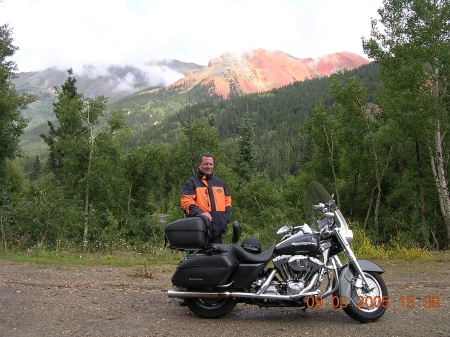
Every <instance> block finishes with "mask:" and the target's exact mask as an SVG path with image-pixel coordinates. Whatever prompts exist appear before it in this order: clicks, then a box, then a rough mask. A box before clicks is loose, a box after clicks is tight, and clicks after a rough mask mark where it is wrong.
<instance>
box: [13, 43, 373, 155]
mask: <svg viewBox="0 0 450 337" xmlns="http://www.w3.org/2000/svg"><path fill="white" fill-rule="evenodd" d="M224 55H226V57H225V56H224ZM224 55H222V56H221V57H219V58H216V59H213V60H211V61H210V62H209V65H208V66H207V67H203V66H200V65H196V64H192V63H184V62H180V61H164V60H163V61H161V62H159V63H155V64H154V66H155V67H159V69H165V70H166V71H167V72H171V73H173V72H176V73H177V74H179V77H181V79H180V80H178V81H175V82H173V83H171V84H169V85H167V86H161V85H160V86H156V87H152V88H150V89H149V87H148V86H147V87H146V86H145V84H146V83H149V79H148V78H147V77H146V76H149V74H148V73H144V72H141V70H139V69H136V68H132V67H111V68H109V70H108V72H104V73H101V71H100V70H98V69H97V70H95V69H90V70H89V71H86V72H85V73H84V74H83V76H77V74H75V77H76V79H77V87H78V91H79V92H82V93H83V94H84V95H85V96H88V97H93V96H96V95H105V96H108V97H110V103H109V105H108V109H111V110H113V109H125V110H126V111H127V114H126V122H127V124H128V125H130V127H131V129H132V130H133V139H132V143H131V145H132V144H145V143H147V142H148V141H150V140H157V141H162V142H166V141H167V142H170V139H173V138H172V136H170V134H171V132H172V131H173V129H177V125H176V123H177V118H174V119H170V116H174V115H175V114H177V113H178V112H179V111H181V110H182V109H183V108H184V107H186V105H187V104H188V103H189V104H191V105H192V104H195V103H198V102H208V101H211V100H219V101H220V100H221V98H223V97H224V96H226V90H225V89H224V90H225V91H220V89H221V88H226V86H228V88H231V89H233V90H232V91H230V92H229V93H228V94H227V95H228V96H227V97H228V98H229V99H230V98H239V97H245V96H246V95H249V94H258V93H259V94H262V93H264V92H266V93H269V92H270V91H271V90H276V89H277V88H284V87H291V86H293V85H294V87H295V88H298V87H300V88H304V89H302V90H305V91H306V92H307V93H305V94H304V95H303V96H304V97H299V93H300V92H301V90H300V89H295V90H296V91H297V92H295V93H294V96H293V97H295V98H289V101H290V102H289V103H287V100H285V102H284V103H281V105H282V106H284V108H283V109H286V108H287V111H284V112H280V111H279V110H280V107H278V105H279V103H276V102H277V101H278V99H280V98H279V97H282V96H283V95H285V94H283V93H284V92H289V89H287V90H282V91H280V92H275V93H272V94H271V95H269V96H267V95H265V96H261V97H259V96H258V95H257V96H255V97H252V98H251V101H252V102H254V103H252V104H251V106H250V108H251V109H252V110H255V111H259V113H260V116H259V117H258V116H256V117H255V118H256V119H258V118H264V121H263V122H262V123H261V122H258V128H257V129H258V130H256V131H257V132H259V135H258V137H262V135H263V134H264V131H262V130H259V128H261V125H265V123H266V122H265V120H271V121H274V123H276V126H275V128H280V121H281V122H282V123H283V124H286V123H288V124H289V123H291V121H290V120H291V116H292V115H291V114H290V113H289V112H288V111H293V113H296V114H300V115H299V116H304V115H305V114H308V113H310V111H311V107H312V106H313V105H314V104H315V102H316V101H317V100H318V99H321V98H323V95H324V93H325V90H326V83H328V82H327V81H326V78H328V76H329V75H330V74H331V73H333V72H334V71H337V70H340V69H343V68H346V69H354V68H358V66H359V65H360V64H367V63H368V61H367V60H365V59H364V58H362V57H360V56H357V55H354V54H348V53H337V54H332V55H327V56H324V57H322V58H320V59H317V60H313V59H296V58H294V57H292V56H290V55H288V54H285V53H282V52H274V53H271V52H268V51H265V50H257V51H254V52H252V53H250V52H249V53H247V54H245V55H246V56H245V55H243V56H242V57H241V62H238V60H237V59H236V58H233V57H232V56H231V54H224ZM244 56H245V57H244ZM233 60H234V61H233ZM242 60H245V62H244V61H242ZM230 64H231V65H233V67H230ZM161 67H162V68H161ZM169 67H170V68H169ZM224 69H229V73H228V75H227V74H226V73H224V72H223V70H224ZM221 70H222V73H220V71H221ZM94 73H96V74H98V75H99V76H97V77H95V76H93V74H94ZM231 73H232V74H233V77H230V76H229V75H230V74H231ZM89 74H91V75H89ZM184 74H186V76H184V77H183V75H184ZM221 74H222V76H220V75H221ZM249 74H254V75H253V77H252V76H250V75H249ZM66 77H67V74H66V73H65V72H64V71H59V70H56V69H47V70H46V71H43V72H34V73H21V74H20V78H19V79H18V80H17V82H16V87H17V89H18V91H21V92H25V91H33V92H35V93H36V94H37V95H38V96H39V97H40V100H39V101H37V102H35V103H33V104H32V105H31V106H30V108H29V109H28V110H26V111H24V114H25V116H26V117H30V118H31V122H30V124H29V126H28V127H27V129H26V132H25V134H24V135H23V137H22V141H21V144H22V148H23V149H24V151H25V153H26V154H28V155H29V156H30V157H32V158H34V157H35V155H40V156H44V157H45V153H46V146H45V144H44V143H43V141H42V139H41V138H40V137H39V135H40V134H41V133H46V132H47V131H48V126H47V120H52V119H54V116H53V111H52V108H53V106H52V104H53V102H54V91H53V87H54V86H57V87H59V86H60V85H61V84H62V83H63V82H64V80H65V79H66ZM127 78H128V79H134V80H133V81H131V80H130V81H129V83H132V84H133V85H132V86H129V87H128V89H129V90H132V91H134V92H133V93H131V94H130V93H129V92H128V94H127V95H125V96H124V94H123V91H122V92H118V91H117V90H114V88H117V86H118V83H121V82H122V83H124V82H126V79H127ZM160 79H161V77H160ZM305 79H309V80H307V81H306V82H305V83H304V82H303V81H304V80H305ZM322 79H324V80H322ZM153 80H155V79H153ZM290 83H293V84H290ZM219 84H220V85H219ZM144 87H145V88H144ZM143 88H144V89H143ZM108 93H109V94H108ZM267 97H272V98H273V99H270V100H269V102H266V101H267V99H268V98H267ZM281 99H283V98H281ZM261 102H264V103H261ZM274 102H275V103H274ZM235 103H236V102H234V103H233V102H228V103H226V102H225V101H224V102H222V104H225V105H226V106H228V107H230V106H232V104H235ZM261 104H262V106H261ZM287 105H288V106H287ZM244 106H246V105H245V104H244ZM243 109H244V108H241V107H239V109H235V108H233V107H231V108H227V109H225V110H224V111H227V112H226V114H227V116H224V115H223V114H221V115H217V116H216V117H215V118H216V120H217V121H220V126H219V127H220V133H221V135H222V137H224V138H226V137H228V136H230V135H231V134H235V133H236V127H237V126H238V125H240V123H241V117H242V115H243V112H244V111H245V109H244V110H243ZM211 110H215V108H211V107H209V108H207V111H211ZM208 113H211V114H215V113H214V112H208ZM280 113H284V114H285V115H284V116H282V117H281V116H280V115H279V114H280ZM168 118H169V119H168ZM301 119H303V117H301ZM174 123H175V124H174ZM230 123H231V124H230ZM295 123H297V122H295ZM171 128H172V130H171ZM290 136H292V131H289V132H286V133H285V134H284V137H290ZM284 137H283V138H284Z"/></svg>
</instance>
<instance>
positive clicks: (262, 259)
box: [211, 243, 276, 263]
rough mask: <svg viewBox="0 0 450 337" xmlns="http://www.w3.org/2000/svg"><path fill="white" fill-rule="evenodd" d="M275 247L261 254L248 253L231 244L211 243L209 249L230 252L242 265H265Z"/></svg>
mask: <svg viewBox="0 0 450 337" xmlns="http://www.w3.org/2000/svg"><path fill="white" fill-rule="evenodd" d="M275 247H276V245H272V246H270V247H269V249H267V250H266V251H264V252H262V253H258V254H255V253H250V252H248V251H246V250H245V249H244V248H242V247H241V246H240V245H238V244H235V243H232V244H221V243H213V244H211V248H212V250H213V251H220V252H223V253H226V252H230V253H232V254H233V255H234V256H236V258H237V259H238V261H239V262H242V263H266V262H268V261H269V260H270V258H271V257H272V255H273V252H274V251H275Z"/></svg>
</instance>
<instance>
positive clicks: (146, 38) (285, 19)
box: [0, 0, 382, 87]
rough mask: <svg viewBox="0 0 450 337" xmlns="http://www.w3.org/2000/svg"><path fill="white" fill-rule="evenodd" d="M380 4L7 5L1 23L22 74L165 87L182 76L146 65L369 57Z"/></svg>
mask: <svg viewBox="0 0 450 337" xmlns="http://www.w3.org/2000/svg"><path fill="white" fill-rule="evenodd" d="M381 6H382V0H365V1H360V0H341V1H335V0H301V1H299V0H278V1H277V2H276V3H275V2H273V1H269V0H214V1H211V0H190V1H183V0H95V1H93V0H77V1H70V0H4V1H3V2H2V3H0V24H3V23H9V24H10V26H11V28H12V29H13V38H14V45H16V46H18V47H19V48H20V50H18V51H17V52H16V55H15V56H14V61H15V62H16V63H17V65H18V68H19V70H20V71H37V70H42V69H45V68H48V67H51V66H54V67H57V68H59V69H61V70H66V69H68V68H69V67H71V68H72V69H74V71H75V72H81V71H83V69H84V67H85V66H86V65H93V66H95V67H99V68H101V69H107V68H108V67H109V66H110V65H132V66H135V67H139V68H140V69H142V70H143V71H147V72H148V74H149V76H154V75H155V74H156V76H159V80H161V81H163V82H166V83H167V82H170V81H171V80H173V79H176V78H177V74H174V73H173V72H172V71H168V70H167V69H164V68H161V69H155V67H147V65H148V64H149V63H150V62H151V61H154V60H161V59H177V60H180V61H184V62H193V63H197V64H200V65H207V64H208V62H209V60H210V59H212V58H215V57H218V56H220V55H221V54H223V53H225V52H230V53H241V52H243V51H248V50H252V49H259V48H263V49H268V50H280V51H283V52H286V53H288V54H290V55H292V56H294V57H299V58H306V57H319V56H322V55H325V54H330V53H335V52H341V51H351V52H354V53H357V54H359V55H361V56H364V54H363V51H362V47H361V37H362V36H366V37H369V36H370V18H371V17H376V16H377V12H376V10H377V9H378V8H379V7H381ZM178 75H179V74H178ZM130 81H132V79H131V78H127V79H125V80H124V87H126V83H130Z"/></svg>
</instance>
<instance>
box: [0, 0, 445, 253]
mask: <svg viewBox="0 0 450 337" xmlns="http://www.w3.org/2000/svg"><path fill="white" fill-rule="evenodd" d="M378 14H379V16H380V18H379V19H378V20H373V22H372V32H371V37H370V38H368V39H363V41H362V44H363V48H364V51H365V53H366V54H367V55H368V57H369V58H370V59H372V60H374V61H373V62H372V63H370V64H369V65H366V66H363V67H361V68H359V69H356V70H353V71H347V70H343V71H340V72H337V73H335V74H333V75H332V76H330V77H327V78H314V79H309V80H305V81H303V82H296V83H293V84H291V85H288V86H285V87H283V88H279V89H276V90H272V91H270V92H265V93H259V94H251V95H242V94H240V93H238V92H236V93H235V94H234V95H231V96H230V98H228V99H227V100H224V99H221V98H220V97H215V96H211V95H209V92H210V91H209V88H207V87H198V88H196V89H195V90H193V91H191V92H189V93H185V94H180V93H179V92H178V91H176V90H174V89H170V90H169V89H164V88H161V89H160V90H158V91H157V92H155V93H149V92H146V93H143V92H142V93H136V94H133V95H130V96H127V97H126V98H124V99H122V100H118V101H114V102H109V100H108V98H107V97H104V96H98V97H95V98H88V97H85V96H84V95H83V93H81V92H79V91H78V88H77V79H76V78H75V77H74V76H73V72H72V70H71V69H69V70H68V71H67V79H66V81H65V82H64V84H63V85H62V86H61V87H59V88H55V94H56V98H55V102H54V103H53V112H54V114H55V116H56V120H52V121H49V122H48V124H47V125H46V126H45V132H42V133H41V134H40V137H41V139H42V140H43V142H44V143H45V146H46V148H47V152H46V155H45V156H35V157H31V156H30V157H29V158H28V159H27V162H28V163H29V164H27V165H24V164H23V163H24V162H25V161H24V160H23V151H22V149H21V146H20V144H21V137H23V135H24V129H25V127H26V125H27V119H25V118H24V117H23V116H22V115H21V111H23V109H26V107H27V106H28V105H29V104H31V103H32V102H34V101H35V100H36V99H37V97H36V96H34V95H33V94H32V93H18V92H17V90H16V88H15V87H14V84H13V83H12V79H13V78H14V76H16V75H15V73H14V70H15V66H16V65H15V64H14V62H10V61H7V57H10V56H12V55H14V53H15V51H16V50H17V47H16V46H14V45H13V44H12V41H13V39H12V33H13V32H12V30H11V28H10V27H9V26H8V25H3V26H0V126H1V128H0V139H1V144H2V145H1V146H0V244H1V248H0V250H5V251H22V250H26V249H31V248H34V247H42V248H45V249H50V250H63V249H71V250H76V251H91V252H97V251H101V252H109V251H115V250H133V251H139V252H141V251H145V250H146V249H148V248H149V247H162V246H163V245H164V224H165V223H167V222H168V221H172V220H176V219H179V218H182V217H184V214H183V212H182V210H181V207H180V191H181V186H182V184H183V183H184V181H186V179H187V178H188V177H189V176H190V175H191V174H193V173H194V172H195V171H196V169H197V159H198V156H199V154H200V153H203V152H209V153H212V154H214V156H215V174H216V175H217V176H219V177H220V178H222V179H223V180H224V181H225V182H226V184H227V187H228V189H229V190H230V192H231V194H232V200H233V220H237V221H238V222H239V223H240V224H241V226H242V232H243V237H245V236H255V237H258V238H260V239H261V241H262V242H263V245H265V246H266V245H269V244H272V243H274V242H273V240H274V233H275V232H276V230H277V229H278V228H279V227H281V226H283V225H299V224H303V223H304V222H305V221H306V218H305V214H304V210H303V204H302V201H303V200H302V199H303V192H304V190H305V187H306V186H307V184H308V183H309V182H311V181H313V180H317V181H319V182H320V183H322V184H323V185H324V186H325V187H326V188H327V189H328V190H329V191H330V192H332V193H334V195H335V197H336V200H337V203H338V205H339V207H340V209H341V211H342V213H343V214H344V216H346V217H347V219H349V220H350V225H351V227H352V228H353V230H354V231H357V232H358V233H362V234H363V235H364V236H366V237H367V238H368V239H369V240H370V241H371V242H372V243H374V244H376V245H378V246H379V247H420V248H425V249H434V250H436V249H444V250H445V249H448V244H449V238H450V195H449V190H448V166H449V158H450V150H449V149H450V147H449V146H448V144H447V143H448V140H447V138H446V136H447V133H448V131H449V126H450V119H449V117H450V116H449V112H450V107H449V102H450V95H449V94H450V89H449V88H450V86H449V81H450V4H449V3H448V2H447V1H438V0H435V1H417V0H407V1H401V2H399V1H394V0H390V1H385V2H384V7H383V8H381V9H380V10H379V13H378ZM42 129H43V128H42V127H41V128H40V130H42Z"/></svg>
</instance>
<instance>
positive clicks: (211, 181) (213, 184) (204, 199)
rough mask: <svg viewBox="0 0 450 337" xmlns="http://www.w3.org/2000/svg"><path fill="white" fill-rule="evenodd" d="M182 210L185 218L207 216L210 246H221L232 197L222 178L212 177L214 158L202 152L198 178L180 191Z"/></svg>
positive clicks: (194, 178)
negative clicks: (210, 234) (209, 229)
mask: <svg viewBox="0 0 450 337" xmlns="http://www.w3.org/2000/svg"><path fill="white" fill-rule="evenodd" d="M181 207H182V208H183V211H184V212H185V213H186V214H187V215H188V216H199V215H204V216H206V217H207V218H208V219H209V220H210V221H211V224H212V240H211V241H210V242H212V243H222V234H224V233H225V232H226V230H227V225H228V223H229V222H230V221H231V195H230V192H229V191H228V189H227V187H226V186H225V183H224V182H223V181H222V179H220V178H218V177H216V176H214V157H213V155H212V154H209V153H202V154H201V155H200V158H199V160H198V171H197V175H195V176H192V177H191V178H189V179H188V180H187V181H186V182H185V183H184V185H183V188H182V190H181Z"/></svg>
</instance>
